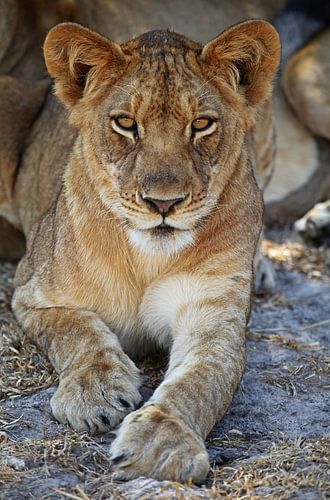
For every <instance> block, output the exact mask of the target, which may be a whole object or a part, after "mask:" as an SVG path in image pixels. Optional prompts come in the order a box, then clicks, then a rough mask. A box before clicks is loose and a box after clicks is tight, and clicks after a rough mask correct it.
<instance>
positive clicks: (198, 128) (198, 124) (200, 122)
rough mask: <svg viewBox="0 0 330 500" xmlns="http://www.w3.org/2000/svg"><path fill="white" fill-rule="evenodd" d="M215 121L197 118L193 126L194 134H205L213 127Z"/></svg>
mask: <svg viewBox="0 0 330 500" xmlns="http://www.w3.org/2000/svg"><path fill="white" fill-rule="evenodd" d="M213 123H214V120H212V118H197V119H196V120H194V121H193V122H192V124H191V130H192V132H204V130H207V129H208V128H210V127H211V125H213Z"/></svg>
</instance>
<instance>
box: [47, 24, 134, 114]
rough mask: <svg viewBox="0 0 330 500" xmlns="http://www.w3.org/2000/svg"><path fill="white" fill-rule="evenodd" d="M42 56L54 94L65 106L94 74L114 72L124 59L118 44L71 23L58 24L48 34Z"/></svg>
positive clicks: (81, 92) (77, 97) (82, 89)
mask: <svg viewBox="0 0 330 500" xmlns="http://www.w3.org/2000/svg"><path fill="white" fill-rule="evenodd" d="M44 55H45V61H46V66H47V69H48V72H49V74H50V75H51V76H52V77H53V78H55V87H56V93H57V95H58V96H59V98H60V99H61V100H62V101H63V102H64V103H65V104H66V105H67V106H69V107H71V106H73V105H74V104H75V103H76V102H77V101H78V100H79V99H80V98H81V97H82V96H83V93H84V90H85V87H86V83H87V82H88V81H90V80H91V76H92V75H94V74H95V71H96V70H98V69H101V68H105V67H107V68H108V69H112V70H113V71H114V72H115V71H116V70H118V69H119V67H120V66H122V65H123V63H124V60H125V56H124V54H123V52H122V50H121V48H120V46H119V45H117V44H115V43H114V42H112V41H111V40H109V39H108V38H106V37H104V36H102V35H99V34H98V33H95V32H94V31H91V30H89V29H87V28H84V27H82V26H80V25H79V24H74V23H62V24H58V25H57V26H55V27H54V28H53V29H52V30H50V32H49V33H48V35H47V37H46V40H45V43H44Z"/></svg>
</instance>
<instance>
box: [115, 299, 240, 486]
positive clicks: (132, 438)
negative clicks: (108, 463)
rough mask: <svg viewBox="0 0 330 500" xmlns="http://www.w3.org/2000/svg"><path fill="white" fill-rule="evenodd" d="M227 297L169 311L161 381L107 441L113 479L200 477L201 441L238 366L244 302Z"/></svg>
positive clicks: (204, 460)
mask: <svg viewBox="0 0 330 500" xmlns="http://www.w3.org/2000/svg"><path fill="white" fill-rule="evenodd" d="M233 294H235V290H232V291H231V292H229V293H228V294H227V295H226V296H224V297H223V298H219V299H218V300H216V299H210V300H208V299H206V300H198V301H193V302H191V303H189V304H185V305H180V304H179V305H178V308H176V312H175V314H174V316H175V320H174V322H173V326H172V328H173V345H172V349H171V359H170V364H169V368H168V371H167V374H166V377H165V380H164V382H163V383H162V384H161V385H160V386H159V387H158V389H157V390H156V391H155V393H154V395H153V396H152V398H151V399H150V400H149V401H148V402H147V403H146V405H145V406H144V407H142V408H141V409H140V410H138V411H136V412H133V413H132V414H131V415H129V416H128V417H126V418H125V420H124V422H123V423H122V425H121V427H120V429H119V432H118V435H117V438H116V440H115V441H114V443H113V444H112V448H111V458H112V461H113V467H114V469H115V471H116V477H117V478H122V479H132V478H134V477H137V476H139V475H147V476H152V477H155V478H157V479H170V480H174V481H186V480H188V479H190V478H191V479H192V480H193V481H194V482H199V481H201V480H203V479H204V478H205V476H206V474H207V471H208V468H209V462H208V455H207V451H206V448H205V445H204V443H203V439H204V438H205V437H206V436H207V434H208V433H209V432H210V430H211V429H212V427H213V425H214V424H215V422H216V420H217V419H218V418H220V417H221V416H222V415H223V414H224V412H225V411H226V409H227V407H228V405H229V403H230V402H231V399H232V397H233V394H234V391H235V389H236V387H237V385H238V383H239V381H240V378H241V376H242V373H243V368H244V337H245V336H244V331H245V323H246V315H245V314H244V309H245V311H246V308H245V305H246V297H245V298H244V299H242V300H240V298H241V295H240V293H239V292H238V293H236V297H234V295H233ZM247 295H248V294H247ZM175 302H177V301H176V300H175V298H173V303H175ZM244 304H245V305H244Z"/></svg>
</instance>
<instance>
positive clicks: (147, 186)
mask: <svg viewBox="0 0 330 500" xmlns="http://www.w3.org/2000/svg"><path fill="white" fill-rule="evenodd" d="M60 3H63V4H64V6H65V4H66V3H68V4H70V5H71V3H72V2H60ZM36 4H38V3H36ZM78 4H79V8H78V9H77V11H76V14H73V11H71V10H70V9H69V12H70V16H73V17H74V18H75V20H78V21H81V22H84V23H86V24H88V25H89V26H90V27H93V28H96V29H98V30H100V31H101V32H102V33H104V34H106V35H110V34H111V37H112V38H114V39H116V41H118V42H123V41H124V40H127V39H128V38H130V37H131V36H132V35H136V34H138V33H140V32H141V31H145V30H147V29H148V28H150V27H151V26H154V24H155V18H157V19H160V23H161V25H163V24H166V25H168V24H172V26H174V27H175V28H177V29H178V30H180V29H183V23H184V28H185V31H186V32H188V34H190V35H193V36H194V35H195V34H196V32H197V31H196V30H197V28H196V27H197V26H198V33H199V36H198V37H196V38H198V39H199V40H200V41H203V42H205V40H206V39H207V38H210V36H212V35H213V34H215V31H214V30H213V31H212V30H210V25H209V22H208V19H210V18H211V17H212V25H213V26H214V29H216V32H218V31H219V30H221V29H222V28H225V27H227V26H228V24H230V23H232V22H233V21H239V20H241V19H242V18H245V17H247V16H248V15H250V16H251V15H256V14H258V15H259V16H263V17H267V16H269V15H274V14H275V11H276V9H272V3H271V2H268V9H269V11H268V13H267V12H263V11H260V7H256V10H254V11H253V12H249V11H246V12H244V11H243V10H241V9H240V7H241V4H240V3H239V2H238V3H235V2H234V3H231V2H228V3H226V4H224V5H227V8H228V9H229V10H228V13H227V14H228V17H229V18H230V21H229V19H228V18H227V16H224V15H223V12H222V13H220V12H219V9H217V8H215V7H214V6H213V7H212V5H213V4H211V3H207V4H206V5H207V6H208V8H209V9H211V10H210V11H209V12H204V8H205V7H204V6H205V4H204V3H202V2H201V3H196V4H195V3H194V4H193V5H195V7H194V8H193V9H192V11H191V16H190V22H191V24H190V26H189V25H188V26H187V24H186V18H185V17H180V15H179V13H180V12H182V13H183V11H182V10H181V9H182V7H179V4H180V2H174V3H173V5H172V3H170V4H169V7H168V9H166V10H165V11H164V12H163V11H162V9H163V3H162V2H160V3H158V2H155V4H153V11H152V12H151V13H150V11H149V7H148V5H147V3H146V2H143V1H141V2H137V4H136V5H135V8H136V10H135V11H134V13H132V18H131V22H132V24H129V23H128V25H127V26H128V28H127V29H126V30H123V27H122V25H121V24H118V23H114V22H113V16H114V15H115V12H116V11H117V10H118V11H119V9H120V11H121V15H122V16H124V14H123V12H122V10H123V9H125V8H126V4H123V3H122V2H120V6H119V3H117V2H106V1H101V0H98V1H97V2H93V3H92V2H87V0H86V1H83V0H82V1H81V2H78ZM274 4H276V5H277V4H278V2H274ZM38 5H39V4H38ZM70 5H69V6H70ZM129 5H130V6H131V4H129ZM39 8H40V6H39ZM127 8H128V6H127ZM116 9H117V10H116ZM130 12H131V11H130ZM161 12H163V17H159V16H160V15H161V14H160V13H161ZM153 16H156V17H153ZM157 16H158V17H157ZM40 19H42V16H41V17H40ZM169 19H172V20H173V21H174V20H175V22H173V21H172V22H171V23H170V21H169ZM217 19H218V20H219V24H218V25H216V20H217ZM109 20H110V22H109ZM203 20H204V24H203ZM46 24H47V23H46ZM40 25H41V27H42V26H44V24H43V22H41V21H40ZM215 26H216V28H215ZM47 27H48V24H47ZM31 53H32V54H34V52H33V51H32V52H31ZM279 53H280V46H279V40H278V36H277V34H276V31H275V30H274V28H272V27H271V26H270V25H269V24H268V23H265V22H262V21H251V22H247V23H243V24H241V25H238V26H237V27H233V28H231V29H229V30H227V31H225V32H224V33H223V34H222V35H220V36H219V37H217V38H215V39H214V40H212V41H211V42H209V43H208V44H206V45H205V46H202V45H200V43H198V42H193V41H191V40H190V39H188V38H185V37H184V36H181V35H177V34H175V33H173V32H170V31H164V30H162V31H155V32H150V33H147V34H145V35H142V36H140V37H138V38H136V39H133V40H131V41H130V42H127V43H123V44H122V45H121V46H119V45H117V44H115V43H113V42H111V41H110V40H108V39H107V38H105V37H104V36H101V35H98V34H96V33H94V32H92V31H90V30H88V29H85V28H82V27H80V26H79V25H76V24H69V23H67V24H63V25H60V26H58V27H57V28H54V29H53V30H52V31H51V32H50V34H49V35H48V37H47V39H46V42H45V57H46V63H47V67H48V70H49V73H50V75H51V76H52V77H54V79H55V82H56V92H57V95H58V97H59V98H60V99H61V100H62V101H63V103H64V104H65V106H66V108H67V110H66V109H65V108H64V107H63V106H62V105H61V104H60V103H59V102H58V100H57V98H56V97H55V96H54V95H53V94H52V93H51V92H49V91H47V90H46V89H47V86H48V84H47V83H46V84H45V83H44V82H43V81H42V82H40V81H39V80H40V78H41V75H40V72H39V73H38V75H35V74H33V75H32V77H31V78H32V83H31V82H29V83H27V82H24V81H23V82H21V81H19V85H22V88H21V89H20V86H19V85H18V92H21V94H22V95H24V92H27V91H29V92H27V97H26V98H25V99H24V100H23V104H25V106H26V109H25V108H24V106H23V108H22V109H23V111H24V113H25V114H26V115H27V116H29V120H28V124H27V123H24V124H23V125H22V126H20V124H19V122H18V125H17V127H16V128H13V133H11V132H10V133H8V134H7V136H6V137H5V140H3V141H2V144H1V147H2V149H3V151H4V153H5V154H4V155H3V156H2V164H0V172H1V181H2V184H1V189H2V191H1V192H0V203H1V205H0V214H2V215H3V216H5V217H6V218H7V219H8V220H9V221H10V222H11V223H12V224H13V225H14V226H16V228H18V229H20V230H22V231H23V232H24V234H25V236H26V239H27V252H26V254H25V257H24V258H23V260H22V261H21V263H20V265H19V267H18V270H17V274H16V291H15V295H14V300H13V308H14V312H15V314H16V316H17V318H18V321H19V322H20V324H21V325H22V327H23V328H24V330H25V331H26V332H27V333H28V335H29V336H30V337H31V338H32V339H33V340H34V341H35V342H36V343H37V344H38V345H39V346H40V347H41V348H43V349H44V351H45V352H46V353H47V354H48V356H49V358H50V360H51V362H52V364H53V365H54V367H55V369H56V370H57V371H58V373H59V374H60V384H59V388H58V390H57V392H56V393H55V395H54V397H53V399H52V403H51V404H52V409H53V412H54V415H55V416H56V417H57V418H58V419H59V420H60V421H62V422H68V423H70V424H71V425H72V426H73V427H75V428H76V429H78V430H92V431H96V430H101V431H106V430H108V429H110V428H113V427H114V426H116V425H117V424H118V423H119V422H120V421H121V420H122V419H123V418H124V417H125V415H127V414H128V413H129V412H132V410H134V409H135V408H136V406H137V405H138V404H139V403H140V400H141V396H140V394H139V391H138V388H139V384H140V380H139V373H138V370H137V368H136V367H135V365H134V363H133V361H131V359H130V358H129V357H128V355H129V356H132V357H139V356H143V355H144V354H145V353H146V352H147V351H150V350H154V349H164V348H165V349H167V350H169V351H170V353H171V357H170V362H169V367H168V370H167V373H166V377H165V380H164V382H163V383H162V384H161V385H160V387H159V388H158V389H157V390H156V392H155V394H154V395H153V397H152V399H151V400H150V401H149V402H147V403H146V405H145V406H144V407H143V408H142V409H141V410H139V411H137V412H133V413H132V414H131V415H128V416H127V417H126V418H125V420H124V422H123V424H122V426H121V427H120V431H119V434H118V437H117V439H116V440H115V442H114V444H113V445H112V455H113V458H114V466H115V467H116V468H117V469H118V470H119V475H120V477H125V478H132V477H136V476H137V475H140V474H144V475H152V476H154V477H157V478H160V479H161V478H170V479H174V480H186V479H188V478H192V479H193V480H195V481H198V480H201V479H202V478H203V477H204V476H205V474H206V472H207V468H208V460H207V454H206V451H205V447H204V444H203V442H202V439H203V438H205V436H206V435H207V434H208V432H209V431H210V430H211V428H212V426H213V425H214V423H215V420H216V419H217V418H219V417H221V416H222V415H223V414H224V412H225V410H226V408H227V407H228V404H229V403H230V401H231V399H232V395H233V393H234V391H235V389H236V387H237V384H238V382H239V380H240V377H241V375H242V372H243V369H244V339H245V327H246V323H247V320H248V317H249V312H250V304H251V289H252V277H253V271H252V267H253V259H254V255H255V252H256V248H257V245H258V240H259V236H260V230H261V225H262V201H261V193H260V189H259V187H258V185H257V182H256V180H255V177H257V180H258V183H259V186H260V187H262V188H264V187H265V186H266V185H267V183H268V181H269V177H270V173H271V170H272V168H273V162H274V137H273V119H272V110H271V100H270V98H271V88H272V78H273V76H274V74H275V72H276V69H277V67H278V63H279ZM33 57H34V56H33ZM18 61H19V60H18ZM17 64H18V68H19V62H18V63H17ZM22 71H23V70H22ZM9 73H10V72H9ZM11 75H12V73H10V76H9V77H10V78H16V77H15V76H11ZM1 78H2V77H1ZM3 78H4V79H3V80H2V84H3V85H4V88H5V89H7V90H6V91H8V94H9V95H10V85H9V84H8V81H7V82H6V80H5V78H8V76H6V77H3ZM14 82H15V81H14V80H13V81H11V84H14ZM0 84H1V82H0ZM6 85H7V87H6ZM31 95H32V96H34V97H33V99H30V98H29V96H31ZM15 103H17V104H16V106H18V107H20V106H21V105H20V104H19V99H18V96H15V98H14V99H12V106H10V108H9V109H7V107H6V106H4V109H3V110H2V117H5V118H6V119H8V117H10V120H12V121H13V110H15V109H16V108H15ZM118 120H124V121H126V122H128V123H133V124H135V125H134V126H133V125H132V127H133V128H132V129H130V128H124V127H123V126H122V125H120V122H119V121H118ZM200 120H202V122H203V123H205V124H206V125H205V126H204V127H202V128H201V129H198V128H197V129H194V128H193V127H194V123H195V122H198V121H200ZM69 122H70V123H71V125H70V124H69ZM32 123H33V125H32V126H31V128H30V129H29V126H28V125H31V124H32ZM134 127H135V128H134ZM22 144H23V145H24V146H22ZM19 145H20V146H21V154H19V147H18V146H19ZM146 450H147V451H146Z"/></svg>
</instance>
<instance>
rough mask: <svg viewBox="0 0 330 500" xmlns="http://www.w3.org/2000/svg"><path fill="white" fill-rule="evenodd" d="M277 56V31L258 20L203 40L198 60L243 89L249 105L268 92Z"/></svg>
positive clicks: (275, 67) (276, 63) (265, 95)
mask: <svg viewBox="0 0 330 500" xmlns="http://www.w3.org/2000/svg"><path fill="white" fill-rule="evenodd" d="M280 56H281V43H280V38H279V35H278V33H277V31H276V30H275V28H274V27H273V26H272V25H271V24H269V23H267V22H266V21H260V20H251V21H245V22H243V23H240V24H237V25H235V26H232V27H231V28H229V29H228V30H226V31H224V32H223V33H222V34H221V35H219V36H218V37H217V38H214V39H213V40H211V41H210V42H209V43H207V44H206V45H205V47H204V48H203V51H202V59H203V60H204V61H205V62H206V63H207V64H209V65H210V66H213V68H214V67H215V68H216V71H219V74H220V73H221V74H223V75H224V77H225V78H226V79H227V80H228V81H230V83H232V84H233V85H234V86H235V88H237V89H239V90H240V91H243V92H244V94H245V97H246V99H247V102H248V103H249V104H251V105H255V104H258V103H260V102H262V101H263V100H265V99H266V98H267V97H268V96H269V95H270V93H271V88H272V77H273V76H274V75H275V73H276V71H277V69H278V66H279V62H280Z"/></svg>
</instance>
